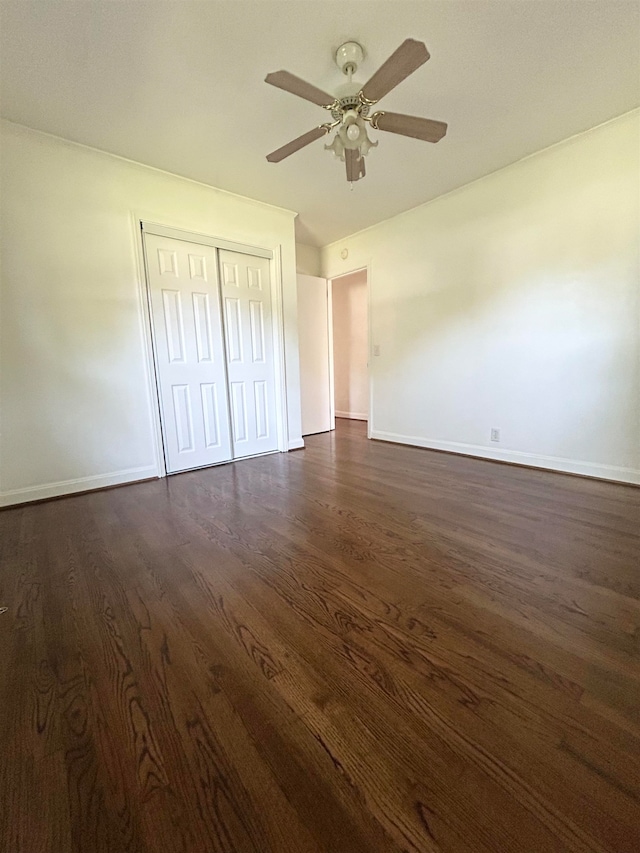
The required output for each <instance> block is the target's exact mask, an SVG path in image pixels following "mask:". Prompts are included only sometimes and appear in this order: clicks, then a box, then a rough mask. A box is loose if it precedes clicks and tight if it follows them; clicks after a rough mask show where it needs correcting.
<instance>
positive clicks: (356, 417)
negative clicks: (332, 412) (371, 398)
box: [336, 412, 369, 421]
mask: <svg viewBox="0 0 640 853" xmlns="http://www.w3.org/2000/svg"><path fill="white" fill-rule="evenodd" d="M336 417H337V418H351V420H352V421H368V420H369V415H367V414H361V413H360V412H336Z"/></svg>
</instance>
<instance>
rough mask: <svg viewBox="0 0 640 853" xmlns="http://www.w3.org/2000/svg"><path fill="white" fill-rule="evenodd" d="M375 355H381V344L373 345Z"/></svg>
mask: <svg viewBox="0 0 640 853" xmlns="http://www.w3.org/2000/svg"><path fill="white" fill-rule="evenodd" d="M373 354H374V355H380V344H374V345H373Z"/></svg>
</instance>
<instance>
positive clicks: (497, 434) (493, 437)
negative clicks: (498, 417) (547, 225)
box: [491, 427, 500, 441]
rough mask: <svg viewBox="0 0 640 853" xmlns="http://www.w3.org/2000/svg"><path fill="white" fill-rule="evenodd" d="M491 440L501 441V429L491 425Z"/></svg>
mask: <svg viewBox="0 0 640 853" xmlns="http://www.w3.org/2000/svg"><path fill="white" fill-rule="evenodd" d="M491 441H500V430H499V429H496V428H495V427H491Z"/></svg>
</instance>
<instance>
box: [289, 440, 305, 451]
mask: <svg viewBox="0 0 640 853" xmlns="http://www.w3.org/2000/svg"><path fill="white" fill-rule="evenodd" d="M303 447H304V439H303V438H292V439H291V440H290V441H289V450H300V449H301V448H303Z"/></svg>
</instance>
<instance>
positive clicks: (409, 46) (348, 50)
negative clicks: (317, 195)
mask: <svg viewBox="0 0 640 853" xmlns="http://www.w3.org/2000/svg"><path fill="white" fill-rule="evenodd" d="M363 58H364V51H363V49H362V47H361V46H360V45H359V44H358V43H357V42H354V41H349V42H345V44H343V45H341V46H340V47H339V48H338V50H337V52H336V57H335V59H336V64H337V65H338V68H340V69H341V70H342V72H343V73H344V74H346V75H348V77H349V82H348V83H345V84H343V85H342V86H340V87H339V88H338V90H337V92H336V95H335V96H334V95H329V94H328V93H327V92H323V91H322V89H318V88H316V86H313V85H312V84H311V83H307V82H306V81H305V80H301V79H300V78H299V77H296V76H295V74H290V73H289V72H288V71H274V72H273V73H272V74H267V76H266V77H265V82H266V83H270V84H271V85H272V86H277V88H278V89H284V91H285V92H291V94H293V95H298V97H300V98H304V99H305V100H306V101H311V103H313V104H317V105H318V106H319V107H322V108H323V109H325V110H328V111H329V112H330V113H331V118H332V119H333V120H332V121H330V122H327V123H326V124H321V125H319V126H318V127H314V128H313V130H309V131H308V132H307V133H303V134H302V136H299V137H298V138H297V139H293V140H292V141H291V142H288V143H287V144H286V145H283V146H282V148H278V149H277V150H276V151H272V152H271V154H268V155H267V160H268V161H269V162H270V163H279V162H280V161H281V160H284V159H285V157H289V156H290V155H291V154H294V153H295V152H296V151H299V150H300V149H301V148H304V147H305V146H306V145H310V144H311V143H312V142H315V140H316V139H320V137H322V136H324V135H325V134H328V133H331V131H332V130H334V129H335V128H337V130H336V133H335V135H334V138H333V142H332V143H331V144H330V145H325V146H324V147H325V149H327V150H330V151H333V153H334V154H335V155H336V157H338V158H339V159H340V160H343V161H344V162H345V164H346V169H347V181H349V182H353V181H358V180H360V178H364V176H365V167H364V158H365V156H366V154H367V153H368V152H369V149H370V148H374V147H375V146H377V145H378V143H377V142H372V141H371V140H370V139H369V137H368V135H367V124H368V125H370V127H372V128H373V129H374V130H386V131H388V132H389V133H398V134H400V135H401V136H411V137H413V138H414V139H422V140H424V141H425V142H438V141H439V140H440V139H442V137H443V136H444V135H445V133H446V132H447V125H446V123H445V122H443V121H434V120H432V119H428V118H420V117H419V116H409V115H402V114H401V113H390V112H387V111H386V110H377V111H375V112H373V113H371V108H372V107H373V106H374V105H375V104H377V103H378V101H379V100H381V98H383V97H384V96H385V95H387V94H388V93H389V92H390V91H391V90H392V89H395V87H396V86H397V85H398V84H399V83H402V81H403V80H405V79H406V78H407V77H408V76H409V75H410V74H413V72H414V71H416V70H417V69H418V68H420V66H421V65H424V63H425V62H426V61H427V59H429V51H428V50H427V48H426V46H425V45H424V43H423V42H421V41H416V40H415V39H406V41H404V42H403V43H402V44H401V45H400V47H399V48H398V49H397V50H396V51H394V52H393V53H392V54H391V56H390V57H389V58H388V59H387V61H386V62H384V63H383V64H382V65H381V66H380V68H378V70H377V71H376V73H375V74H374V75H373V77H371V78H370V79H369V80H368V81H367V82H366V83H365V84H364V86H361V85H359V84H358V83H355V82H354V81H353V80H352V77H353V75H354V74H355V73H356V71H357V69H358V64H359V63H360V62H362V59H363Z"/></svg>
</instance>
